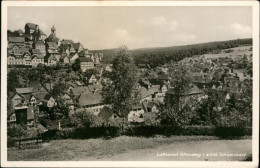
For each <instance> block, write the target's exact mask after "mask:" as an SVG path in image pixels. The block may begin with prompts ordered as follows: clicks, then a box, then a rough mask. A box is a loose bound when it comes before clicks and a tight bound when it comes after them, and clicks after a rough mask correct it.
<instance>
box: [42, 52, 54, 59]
mask: <svg viewBox="0 0 260 168" xmlns="http://www.w3.org/2000/svg"><path fill="white" fill-rule="evenodd" d="M44 59H45V60H49V59H50V60H56V58H55V56H54V55H53V54H49V53H48V54H46V56H45V57H44Z"/></svg>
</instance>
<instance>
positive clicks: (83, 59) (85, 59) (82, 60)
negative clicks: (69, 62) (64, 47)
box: [78, 57, 93, 62]
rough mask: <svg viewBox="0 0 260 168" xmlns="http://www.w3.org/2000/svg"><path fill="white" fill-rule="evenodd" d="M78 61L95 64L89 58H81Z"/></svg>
mask: <svg viewBox="0 0 260 168" xmlns="http://www.w3.org/2000/svg"><path fill="white" fill-rule="evenodd" d="M78 59H79V61H80V62H93V60H92V59H91V58H88V57H79V58H78Z"/></svg>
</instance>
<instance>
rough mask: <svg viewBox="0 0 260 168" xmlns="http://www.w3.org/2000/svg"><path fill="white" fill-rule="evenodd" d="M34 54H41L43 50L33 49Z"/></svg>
mask: <svg viewBox="0 0 260 168" xmlns="http://www.w3.org/2000/svg"><path fill="white" fill-rule="evenodd" d="M32 54H41V50H39V49H32Z"/></svg>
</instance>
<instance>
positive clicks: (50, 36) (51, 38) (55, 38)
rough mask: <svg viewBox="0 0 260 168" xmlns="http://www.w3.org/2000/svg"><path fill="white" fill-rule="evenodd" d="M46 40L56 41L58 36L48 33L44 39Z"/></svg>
mask: <svg viewBox="0 0 260 168" xmlns="http://www.w3.org/2000/svg"><path fill="white" fill-rule="evenodd" d="M45 41H46V42H58V41H59V38H58V37H56V35H55V34H53V33H52V34H50V35H49V37H48V38H46V39H45Z"/></svg>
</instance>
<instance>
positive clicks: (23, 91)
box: [15, 87, 33, 94]
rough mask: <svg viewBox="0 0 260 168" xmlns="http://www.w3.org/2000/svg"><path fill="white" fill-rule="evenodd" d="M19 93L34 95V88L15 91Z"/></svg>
mask: <svg viewBox="0 0 260 168" xmlns="http://www.w3.org/2000/svg"><path fill="white" fill-rule="evenodd" d="M15 90H16V92H17V93H20V94H27V93H32V90H33V88H31V87H27V88H16V89H15Z"/></svg>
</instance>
